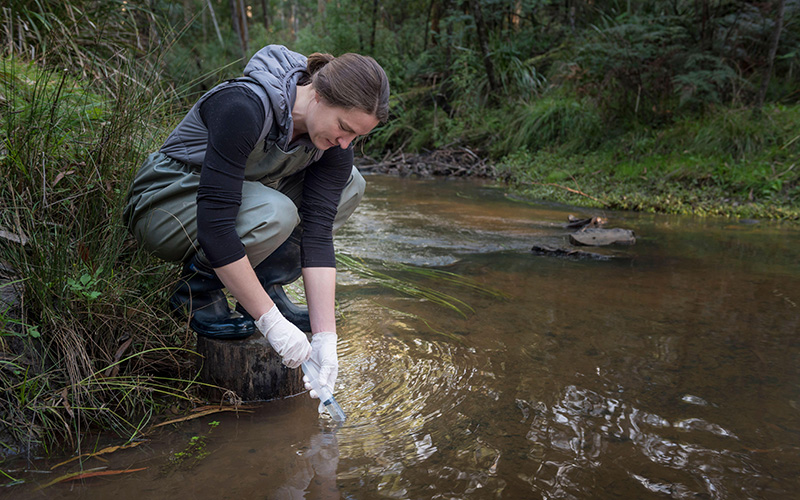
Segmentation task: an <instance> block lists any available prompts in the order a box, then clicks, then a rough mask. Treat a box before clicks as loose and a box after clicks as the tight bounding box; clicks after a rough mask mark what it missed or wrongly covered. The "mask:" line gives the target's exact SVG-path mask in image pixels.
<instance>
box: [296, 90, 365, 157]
mask: <svg viewBox="0 0 800 500" xmlns="http://www.w3.org/2000/svg"><path fill="white" fill-rule="evenodd" d="M314 95H315V97H314V99H313V102H312V103H311V106H309V110H308V114H307V116H306V120H305V125H306V129H307V131H308V136H309V137H310V138H311V142H313V143H314V146H316V147H317V148H319V149H321V150H326V149H329V148H332V147H335V146H340V147H341V148H342V149H346V148H347V147H348V146H350V143H351V142H353V140H355V138H356V137H358V136H360V135H367V134H368V133H370V131H372V129H373V128H375V126H376V125H378V119H377V118H375V117H374V116H372V115H370V114H369V113H366V112H364V111H361V110H360V109H345V108H340V107H338V106H331V105H330V104H328V103H326V102H325V99H323V98H322V97H320V95H319V94H317V93H316V92H315V93H314Z"/></svg>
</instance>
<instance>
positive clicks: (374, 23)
mask: <svg viewBox="0 0 800 500" xmlns="http://www.w3.org/2000/svg"><path fill="white" fill-rule="evenodd" d="M377 25H378V0H372V31H371V32H370V35H369V51H370V53H371V54H374V53H375V28H376V26H377Z"/></svg>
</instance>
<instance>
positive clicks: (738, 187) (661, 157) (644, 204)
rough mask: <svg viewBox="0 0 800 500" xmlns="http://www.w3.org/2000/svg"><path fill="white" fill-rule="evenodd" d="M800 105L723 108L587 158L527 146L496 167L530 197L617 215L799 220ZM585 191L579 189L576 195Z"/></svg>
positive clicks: (629, 136)
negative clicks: (603, 209)
mask: <svg viewBox="0 0 800 500" xmlns="http://www.w3.org/2000/svg"><path fill="white" fill-rule="evenodd" d="M799 130H800V106H798V105H794V106H771V107H768V109H766V110H765V113H764V114H763V115H762V116H760V117H754V116H753V114H752V112H751V110H749V109H746V108H745V109H722V110H719V112H717V113H714V114H710V115H708V116H706V117H703V118H700V119H694V120H690V119H686V120H685V121H682V122H678V123H676V124H675V125H673V126H671V127H668V128H663V129H659V130H647V129H636V130H633V131H630V132H628V133H626V134H622V135H620V136H618V137H616V138H614V139H613V140H609V141H608V142H606V143H605V144H604V145H603V146H602V147H601V148H598V149H596V150H594V151H587V152H584V153H575V152H574V151H573V150H572V149H569V148H562V147H559V146H558V145H555V146H552V147H549V148H542V149H539V150H537V151H535V152H530V151H529V150H527V149H521V150H518V151H516V152H515V153H513V154H510V155H508V156H506V157H505V158H504V159H503V160H502V161H501V162H500V164H499V170H500V172H501V174H502V175H503V176H504V177H505V178H506V179H508V180H509V181H510V182H511V184H512V185H513V186H514V189H515V190H517V191H518V192H519V193H522V194H524V195H526V196H528V197H531V198H539V199H546V200H554V201H559V202H564V203H571V204H577V205H590V206H602V207H606V208H611V209H622V210H637V211H646V212H663V213H679V214H697V215H721V216H729V217H742V218H765V219H782V220H794V221H798V220H800V187H799V186H800V139H798V137H800V136H799V135H798V134H799V132H798V131H799ZM576 191H579V192H576Z"/></svg>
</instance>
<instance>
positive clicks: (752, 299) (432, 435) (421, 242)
mask: <svg viewBox="0 0 800 500" xmlns="http://www.w3.org/2000/svg"><path fill="white" fill-rule="evenodd" d="M569 214H574V215H580V216H593V215H601V216H603V217H605V218H607V219H608V221H609V222H608V227H623V228H627V229H632V230H634V231H635V233H636V235H637V243H636V245H634V246H631V247H624V248H617V249H615V250H614V251H613V253H614V258H612V259H610V260H578V259H569V258H557V257H548V256H537V255H533V254H532V253H531V252H530V248H531V245H532V244H534V243H537V242H542V241H547V242H553V241H558V240H564V238H565V237H566V234H567V233H568V230H566V229H565V228H564V227H563V225H564V223H565V222H566V221H567V217H568V215H569ZM337 250H338V251H339V252H342V253H346V254H349V255H351V256H354V257H359V258H361V259H364V262H366V263H367V264H368V265H370V266H371V267H373V268H375V269H382V267H381V262H382V261H385V262H389V263H405V264H412V265H416V266H426V267H436V268H438V269H443V270H447V271H450V272H453V273H457V274H459V275H461V276H464V277H468V278H470V279H472V280H475V281H477V282H479V283H481V284H482V285H483V286H484V287H486V288H492V289H496V290H498V291H500V292H502V293H503V294H504V295H505V297H498V296H492V295H488V294H486V293H482V292H481V291H478V290H473V289H468V288H465V287H463V286H458V285H448V284H446V283H444V282H441V281H439V282H437V281H436V280H435V279H430V280H428V281H427V282H425V283H424V284H426V285H428V286H433V287H436V288H438V289H440V290H442V291H445V292H447V293H450V294H451V295H453V296H454V297H457V298H458V299H460V300H463V301H464V302H466V303H467V304H469V305H470V306H471V307H472V308H473V309H474V311H467V312H466V315H460V314H458V313H457V312H456V311H453V310H450V309H447V308H444V307H442V306H439V305H435V304H432V303H430V302H427V301H424V300H420V299H418V298H414V297H408V296H403V295H401V294H399V293H398V292H395V291H392V290H389V289H386V288H381V287H378V286H375V285H374V284H370V282H369V281H367V280H365V279H364V278H361V277H359V276H356V275H354V274H349V273H340V279H339V289H338V299H339V310H340V312H341V313H342V318H341V320H340V322H339V333H340V342H339V354H340V362H341V368H340V372H339V382H338V385H337V399H338V400H339V402H340V404H341V405H342V407H343V408H344V410H345V412H346V413H347V416H348V420H347V422H346V423H345V425H344V426H342V427H339V428H335V427H333V426H332V423H331V422H330V421H327V420H324V419H320V418H319V417H318V415H317V412H316V405H315V404H314V403H312V402H311V401H310V400H309V399H308V397H307V396H306V395H301V396H298V397H294V398H290V399H286V400H282V401H275V402H270V403H266V404H262V405H259V406H258V407H256V408H255V409H253V410H251V411H249V412H242V413H240V414H238V415H235V414H233V413H217V414H214V415H210V416H207V417H204V418H199V419H195V420H192V421H187V422H184V423H181V424H177V425H175V426H171V427H162V428H160V429H159V430H158V431H157V432H155V433H153V434H152V435H150V436H149V437H148V439H149V440H148V441H147V442H146V443H144V444H142V445H140V446H137V447H136V448H132V449H127V450H123V451H118V452H115V453H112V454H109V455H106V456H105V457H104V459H105V460H106V461H101V460H100V459H96V458H93V459H89V460H87V461H86V462H84V464H83V468H84V469H92V468H95V467H106V468H107V469H104V470H124V469H128V470H135V469H143V468H146V469H143V470H138V471H135V472H130V473H127V474H120V475H114V476H101V477H94V478H90V479H84V480H81V481H73V482H65V483H59V484H56V485H53V486H49V487H47V488H44V489H41V490H39V491H34V489H33V488H34V487H36V486H37V485H44V484H46V483H47V482H49V481H51V480H52V479H54V477H55V476H57V475H59V474H64V473H67V472H70V471H75V470H78V466H77V462H74V463H73V464H71V465H70V466H64V467H60V468H58V469H57V471H56V472H50V467H51V466H52V465H54V464H56V463H57V462H59V461H61V460H63V458H62V459H52V460H50V461H42V463H37V464H34V467H33V468H32V469H31V468H29V469H27V471H19V473H18V474H17V475H19V476H24V477H26V478H28V480H29V482H28V483H26V484H24V485H22V486H15V487H10V488H2V489H0V496H2V497H8V498H70V499H72V498H93V499H94V498H114V499H116V500H125V499H142V498H148V499H150V498H170V499H171V498H179V497H189V498H198V499H214V500H219V499H236V500H239V499H251V498H259V499H264V498H269V499H272V498H321V499H329V498H330V499H336V498H342V499H374V498H399V499H406V498H408V499H454V498H459V499H460V498H464V499H483V498H487V499H489V498H507V499H522V498H532V499H537V498H548V499H549V498H623V499H627V498H637V499H638V498H643V499H647V498H654V499H659V498H714V499H717V498H753V499H756V498H758V499H761V498H769V499H781V498H787V499H788V498H798V497H800V337H799V336H798V333H799V332H800V228H798V227H797V226H790V225H783V224H779V223H770V222H760V223H747V222H740V221H736V220H728V219H700V218H692V217H676V216H662V215H651V214H635V213H619V212H603V211H594V210H586V209H576V208H572V207H567V206H560V205H542V204H526V203H521V202H518V201H513V200H511V199H509V198H507V197H505V196H504V195H503V191H502V190H500V189H494V188H492V187H491V186H490V185H488V184H483V183H477V182H469V181H443V180H431V181H421V180H408V179H398V178H392V177H381V176H371V177H368V192H367V196H366V198H365V200H364V202H363V204H362V206H361V207H360V208H359V210H358V212H357V214H356V215H355V216H354V218H353V219H352V220H351V221H350V222H348V225H347V226H345V228H343V229H342V231H341V233H340V234H339V235H338V237H337ZM192 443H194V444H192ZM35 469H38V470H39V471H40V472H36V471H35ZM3 490H5V491H3Z"/></svg>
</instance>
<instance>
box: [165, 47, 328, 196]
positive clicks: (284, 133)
mask: <svg viewBox="0 0 800 500" xmlns="http://www.w3.org/2000/svg"><path fill="white" fill-rule="evenodd" d="M244 75H245V77H244V78H237V79H235V80H229V81H227V82H224V83H221V84H220V85H217V86H216V87H214V88H213V89H211V90H210V91H208V92H207V93H206V94H205V95H203V97H201V98H200V100H199V101H198V102H197V103H195V105H194V106H192V109H191V110H190V111H189V113H188V114H187V115H186V117H184V119H183V120H182V121H181V122H180V123H179V124H178V126H177V127H175V130H173V131H172V133H171V134H170V135H169V137H167V140H166V141H165V142H164V145H163V146H161V149H160V151H161V152H162V153H164V154H165V155H167V156H169V157H170V158H173V159H175V160H178V161H180V162H182V163H185V164H187V165H190V166H197V167H198V169H199V167H200V166H201V165H202V164H203V159H204V158H205V155H206V146H207V144H206V141H207V139H208V130H207V129H206V126H205V124H204V123H203V120H202V118H201V117H200V106H201V105H202V103H203V102H204V101H205V100H206V99H208V97H209V96H211V95H213V94H215V93H216V92H218V91H219V90H221V89H223V88H228V87H229V86H232V85H234V86H245V87H247V88H248V89H250V90H251V91H253V92H255V94H256V95H257V96H258V97H259V98H260V99H261V102H262V104H263V105H264V117H265V119H264V126H263V128H262V130H261V134H260V136H259V139H258V141H257V142H256V147H255V148H254V149H253V152H252V153H251V154H250V156H249V157H248V159H247V167H246V169H245V178H246V179H247V180H260V181H262V182H265V183H268V182H272V181H275V180H277V179H280V178H282V177H285V176H287V175H290V174H292V173H294V172H296V171H297V170H301V169H302V168H305V167H306V166H308V165H309V164H310V163H312V162H314V161H316V160H318V159H319V158H320V157H321V156H322V153H323V151H320V150H318V149H317V148H315V147H314V146H313V144H312V143H311V142H310V141H309V140H306V141H299V145H296V146H295V147H294V148H293V149H292V150H291V151H290V150H288V147H289V142H290V141H291V137H292V132H293V130H294V124H293V122H292V116H291V108H292V104H293V103H294V100H295V97H296V95H297V82H298V80H299V79H300V78H301V77H303V76H307V73H306V57H305V56H303V55H302V54H298V53H296V52H292V51H290V50H289V49H287V48H286V47H283V46H281V45H267V46H266V47H264V48H262V49H261V50H259V51H258V52H257V53H256V54H255V55H254V56H253V57H252V59H250V61H249V62H248V63H247V66H246V67H245V70H244ZM275 146H277V147H279V148H280V151H274V152H272V153H273V154H270V150H271V149H272V148H274V147H275ZM281 153H282V154H281ZM287 154H288V155H290V156H291V157H292V158H291V159H292V161H291V162H289V163H290V164H287V163H286V158H285V155H287Z"/></svg>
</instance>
